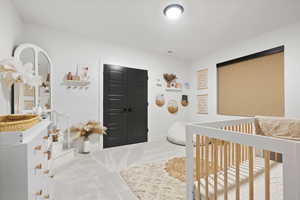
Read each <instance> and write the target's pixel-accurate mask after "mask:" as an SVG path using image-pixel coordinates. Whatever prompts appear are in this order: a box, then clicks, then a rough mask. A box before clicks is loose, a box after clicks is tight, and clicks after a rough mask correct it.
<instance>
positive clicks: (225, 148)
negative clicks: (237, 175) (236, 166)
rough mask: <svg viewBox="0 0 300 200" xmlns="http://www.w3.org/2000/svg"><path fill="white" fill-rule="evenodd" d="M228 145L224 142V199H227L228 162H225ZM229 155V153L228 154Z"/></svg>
mask: <svg viewBox="0 0 300 200" xmlns="http://www.w3.org/2000/svg"><path fill="white" fill-rule="evenodd" d="M228 147H229V145H228V143H227V142H225V144H224V200H228V172H227V170H228V168H227V166H228V162H227V157H228V154H227V149H228ZM229 155H230V154H229Z"/></svg>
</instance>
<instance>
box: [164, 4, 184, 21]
mask: <svg viewBox="0 0 300 200" xmlns="http://www.w3.org/2000/svg"><path fill="white" fill-rule="evenodd" d="M183 12H184V8H183V6H182V5H179V4H171V5H168V6H167V7H166V8H165V9H164V15H165V16H166V17H167V18H169V19H172V20H174V19H178V18H179V17H181V15H182V14H183Z"/></svg>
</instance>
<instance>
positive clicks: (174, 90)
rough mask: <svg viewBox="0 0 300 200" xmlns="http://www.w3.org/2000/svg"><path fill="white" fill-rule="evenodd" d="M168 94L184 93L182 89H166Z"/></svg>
mask: <svg viewBox="0 0 300 200" xmlns="http://www.w3.org/2000/svg"><path fill="white" fill-rule="evenodd" d="M166 91H168V92H182V89H181V88H166Z"/></svg>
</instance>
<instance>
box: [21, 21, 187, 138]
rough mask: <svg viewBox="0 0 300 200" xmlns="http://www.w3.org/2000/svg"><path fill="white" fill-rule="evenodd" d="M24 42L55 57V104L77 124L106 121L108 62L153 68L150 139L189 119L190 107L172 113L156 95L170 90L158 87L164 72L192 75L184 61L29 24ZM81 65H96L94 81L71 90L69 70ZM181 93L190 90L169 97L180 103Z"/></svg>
mask: <svg viewBox="0 0 300 200" xmlns="http://www.w3.org/2000/svg"><path fill="white" fill-rule="evenodd" d="M23 42H30V43H34V44H37V45H39V46H41V47H42V48H44V49H45V50H46V51H48V53H49V55H50V57H51V58H52V60H53V73H54V74H53V78H54V88H53V92H54V99H53V103H54V107H55V109H56V110H58V111H60V112H64V113H68V114H70V116H71V119H72V122H73V123H77V122H80V121H83V120H90V119H96V120H97V119H100V121H103V119H102V116H103V107H102V105H103V100H102V98H103V75H102V74H103V72H102V70H103V68H102V65H103V64H104V63H106V64H116V65H121V66H127V67H133V68H143V69H147V70H149V72H148V73H149V117H148V118H149V138H150V140H157V139H161V138H163V137H165V136H166V134H167V130H168V128H169V127H170V126H171V125H172V124H173V123H174V122H175V121H178V120H179V121H182V120H183V121H184V120H186V118H187V115H188V107H187V108H180V111H179V112H178V114H174V115H172V114H170V113H168V111H167V106H164V107H162V108H159V107H157V106H156V105H155V97H156V95H157V94H158V93H160V92H163V93H166V91H165V90H164V89H163V88H158V87H156V85H155V83H156V82H155V80H156V78H158V77H159V76H162V74H163V73H176V74H177V75H178V77H180V78H182V79H183V80H187V79H188V78H189V77H188V72H189V67H188V65H187V64H186V63H184V62H182V61H180V60H176V59H175V58H173V57H169V56H160V55H156V54H154V53H151V52H150V53H149V52H144V51H142V50H138V49H131V48H127V47H124V46H120V45H113V44H107V43H105V42H101V41H96V40H93V39H88V38H86V37H81V36H78V35H75V34H72V33H67V32H61V31H56V30H53V29H51V28H47V27H43V26H36V25H26V26H25V32H24V35H23ZM77 64H87V65H89V66H91V67H92V68H91V73H90V74H91V82H92V83H91V85H90V87H89V89H88V90H84V89H83V90H78V89H76V90H73V89H72V90H71V89H66V87H65V86H63V85H62V81H63V77H64V75H65V74H66V73H67V72H69V71H72V72H75V69H76V65H77ZM181 94H186V93H176V92H168V95H167V96H168V97H169V98H175V99H177V100H178V102H179V100H180V99H181Z"/></svg>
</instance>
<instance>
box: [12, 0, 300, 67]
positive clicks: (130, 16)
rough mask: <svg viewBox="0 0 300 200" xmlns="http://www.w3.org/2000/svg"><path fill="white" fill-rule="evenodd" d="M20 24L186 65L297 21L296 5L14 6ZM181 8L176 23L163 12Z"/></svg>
mask: <svg viewBox="0 0 300 200" xmlns="http://www.w3.org/2000/svg"><path fill="white" fill-rule="evenodd" d="M13 1H14V3H15V6H16V8H17V10H18V11H19V12H20V15H21V16H22V18H23V20H24V23H30V24H39V25H47V26H49V27H52V28H55V29H59V30H65V31H69V32H74V33H78V34H81V35H84V36H87V37H92V38H95V39H99V40H102V41H107V42H111V43H116V44H121V45H126V46H129V47H133V48H138V49H143V50H146V51H152V52H157V53H160V54H166V55H167V54H168V53H167V52H168V50H172V51H173V52H174V53H173V56H176V57H178V58H180V59H184V60H186V61H191V60H195V59H197V58H199V57H200V56H203V55H206V54H209V53H211V52H213V51H215V50H217V49H218V48H222V47H226V46H230V45H232V44H234V43H236V42H239V41H242V40H245V39H248V38H251V37H254V36H256V35H259V34H262V33H264V32H268V31H272V30H274V29H277V28H280V27H282V26H285V25H287V24H292V23H295V22H297V21H300V12H299V8H300V1H299V0H181V1H180V0H173V1H171V0H50V1H49V0H48V1H45V0H44V1H39V0H26V1H24V0H13ZM174 2H180V3H181V4H182V5H183V6H184V8H185V12H184V15H183V17H182V18H181V19H179V20H177V21H169V20H167V19H166V18H165V17H164V15H163V13H162V11H163V8H164V7H165V6H166V5H168V4H169V3H174Z"/></svg>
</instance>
